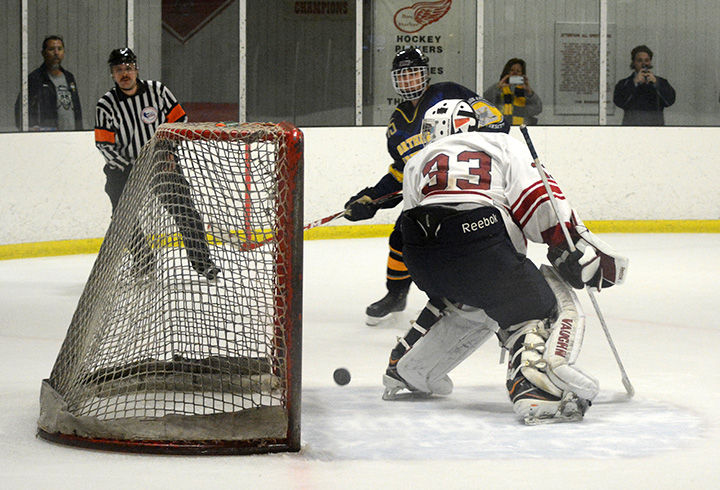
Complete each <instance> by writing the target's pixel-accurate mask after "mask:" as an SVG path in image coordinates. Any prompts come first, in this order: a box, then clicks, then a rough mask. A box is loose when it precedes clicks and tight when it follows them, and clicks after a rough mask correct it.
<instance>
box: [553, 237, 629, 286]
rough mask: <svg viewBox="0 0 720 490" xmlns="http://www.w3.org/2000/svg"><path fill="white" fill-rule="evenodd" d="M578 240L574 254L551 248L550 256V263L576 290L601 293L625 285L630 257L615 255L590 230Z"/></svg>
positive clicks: (566, 250)
mask: <svg viewBox="0 0 720 490" xmlns="http://www.w3.org/2000/svg"><path fill="white" fill-rule="evenodd" d="M576 236H578V238H577V241H576V242H575V247H576V249H575V251H574V252H570V251H569V250H568V249H567V247H566V246H561V247H552V246H551V247H550V248H549V249H548V254H547V257H548V260H550V263H551V264H552V265H553V266H554V267H555V269H557V271H558V272H559V273H560V276H562V278H563V279H565V280H566V281H567V282H568V284H570V285H571V286H572V287H574V288H576V289H582V288H583V287H584V286H585V285H587V286H590V287H593V288H595V289H597V290H598V291H600V290H601V289H602V288H609V287H611V286H613V285H614V284H622V283H623V282H624V281H625V277H626V275H627V267H628V259H627V257H623V256H622V255H619V254H618V253H616V252H615V251H614V250H613V249H612V248H610V246H609V245H608V244H607V243H605V242H603V241H602V240H600V239H598V238H597V237H596V236H595V235H593V234H592V233H591V232H590V231H589V230H587V229H584V230H582V231H579V232H578V234H577V235H576Z"/></svg>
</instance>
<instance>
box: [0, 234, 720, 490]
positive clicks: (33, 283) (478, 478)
mask: <svg viewBox="0 0 720 490" xmlns="http://www.w3.org/2000/svg"><path fill="white" fill-rule="evenodd" d="M601 238H602V239H603V240H605V241H607V242H608V243H610V244H611V245H612V246H613V247H614V248H616V249H617V250H618V251H620V252H622V253H624V254H626V255H628V256H629V257H630V269H629V276H628V281H627V283H626V284H624V285H623V286H621V287H617V288H612V289H608V290H606V291H603V292H602V293H600V294H599V295H597V298H598V302H599V304H600V307H601V308H602V311H603V313H604V315H605V318H606V320H607V323H608V327H609V329H610V332H611V333H612V335H613V340H614V341H615V344H616V346H617V348H618V350H619V353H620V356H621V358H622V360H623V362H624V364H625V368H626V369H627V372H628V375H629V377H630V379H631V381H632V383H633V385H634V386H635V389H636V392H637V394H636V396H635V397H634V398H632V399H627V397H626V396H625V390H624V388H623V386H622V383H621V380H620V373H619V371H618V368H617V366H616V364H615V360H614V358H613V356H612V353H611V351H610V349H609V347H608V345H607V342H606V340H605V337H604V335H603V333H602V330H601V328H600V325H599V323H598V321H597V318H596V316H595V313H594V311H593V308H592V305H591V303H590V301H589V299H588V297H587V295H585V293H583V292H580V293H579V296H580V299H581V301H582V302H583V305H584V307H585V312H586V314H587V323H588V326H587V331H586V335H585V343H584V348H583V351H582V354H581V355H580V359H579V361H578V364H579V365H580V366H581V367H582V368H583V369H584V370H585V371H586V372H588V373H590V374H592V375H593V376H595V377H596V378H598V379H599V380H600V387H601V391H600V395H598V399H597V400H596V403H595V404H594V405H593V406H592V407H591V408H590V409H589V410H588V412H587V414H586V416H585V420H584V421H583V422H581V423H579V424H555V425H545V426H536V427H527V426H525V425H523V424H522V422H520V421H519V420H518V419H517V418H516V416H515V415H514V414H513V412H512V408H511V406H510V403H509V401H508V400H507V396H506V393H505V389H504V385H503V382H504V376H505V367H504V366H503V365H499V364H498V358H499V349H498V346H497V344H496V342H494V341H492V340H491V341H489V342H488V343H487V344H485V345H484V346H482V347H481V348H480V349H479V350H478V351H477V352H476V353H475V354H473V355H472V356H471V357H470V358H469V359H467V360H466V361H465V362H464V363H463V364H461V365H460V366H459V367H458V368H457V369H456V370H455V371H453V372H452V373H451V377H452V378H453V381H454V383H455V387H456V388H455V391H454V393H453V394H452V395H450V396H448V397H444V398H440V397H438V398H430V399H423V400H411V401H392V402H386V401H383V400H381V398H380V397H381V395H382V391H383V390H382V384H381V376H382V373H383V371H384V368H385V366H386V363H387V358H388V355H389V353H390V349H392V347H393V346H394V344H395V341H396V340H395V339H396V337H397V336H400V335H403V334H404V333H405V330H406V329H407V328H408V325H409V324H408V322H409V320H410V319H412V318H413V317H414V316H415V315H416V314H417V312H419V310H420V309H421V308H422V306H423V304H424V299H423V295H422V294H421V293H420V292H419V291H418V290H417V289H415V288H413V289H412V290H411V293H410V296H409V301H408V308H407V310H406V311H405V312H404V313H401V314H398V315H396V316H395V317H393V318H392V319H391V320H389V321H387V322H385V323H383V324H381V325H379V326H377V327H367V326H365V324H364V322H363V320H364V309H365V307H366V306H367V304H369V303H371V302H373V301H375V300H377V299H379V298H380V297H381V296H382V295H383V294H384V271H385V260H386V250H387V242H386V240H385V239H381V238H373V239H358V240H326V241H308V242H305V259H304V267H305V273H304V286H303V287H304V313H303V318H304V322H303V323H304V324H303V328H304V335H303V343H304V348H303V352H304V353H303V385H304V388H303V411H302V419H303V420H302V424H303V428H302V441H303V449H302V451H301V452H300V453H298V454H273V455H255V456H224V457H187V456H178V457H175V456H173V457H170V456H147V455H133V454H115V453H105V452H100V451H88V450H82V449H75V448H69V447H65V446H57V445H53V444H50V443H48V442H46V441H44V440H41V439H37V438H36V437H35V430H36V421H37V416H38V395H39V391H40V382H41V380H42V379H43V378H45V377H47V376H48V375H49V374H50V370H51V368H52V365H53V363H54V361H55V357H56V356H57V353H58V350H59V348H60V344H61V342H62V340H63V338H64V336H65V331H66V329H67V326H68V325H69V323H70V318H71V316H72V314H73V312H74V309H75V306H76V303H77V300H78V298H79V296H80V294H81V292H82V289H83V286H84V284H85V280H86V279H87V276H88V274H89V271H90V268H91V267H92V263H93V260H94V256H92V255H85V256H83V255H81V256H69V257H58V258H40V259H28V260H11V261H2V262H0V312H2V314H1V315H0V369H1V372H2V374H3V376H2V380H1V381H0V383H1V385H0V487H2V488H8V489H11V488H13V489H14V488H72V489H81V488H158V487H160V486H162V487H163V488H172V489H181V488H192V489H198V488H223V487H229V486H232V487H242V488H328V489H329V488H333V489H335V488H379V487H391V488H411V487H412V488H443V489H450V488H464V489H465V488H520V487H528V488H554V489H557V488H633V489H636V488H680V487H684V488H688V489H690V488H693V489H695V488H719V487H720V465H718V464H717V461H718V460H720V422H719V421H718V417H717V416H716V410H717V409H718V406H720V360H719V359H720V357H719V356H718V354H717V349H718V346H720V320H719V319H720V306H718V304H719V303H720V301H719V300H720V297H719V296H720V295H719V294H718V286H720V279H719V277H720V235H717V234H657V235H653V234H647V235H643V234H604V235H602V236H601ZM530 256H531V257H532V258H533V259H534V260H535V261H536V262H540V261H542V260H543V248H542V247H531V249H530ZM337 367H346V368H348V369H349V371H350V373H351V374H352V381H351V382H350V384H349V385H347V386H337V385H335V383H334V382H333V378H332V373H333V371H334V370H335V369H336V368H337Z"/></svg>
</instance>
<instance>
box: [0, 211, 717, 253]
mask: <svg viewBox="0 0 720 490" xmlns="http://www.w3.org/2000/svg"><path fill="white" fill-rule="evenodd" d="M585 224H586V225H587V227H588V228H590V230H592V231H593V232H595V233H720V220H616V221H585ZM392 229H393V225H348V226H323V227H317V228H313V229H310V230H307V231H305V232H304V235H303V237H304V239H305V240H331V239H341V238H343V239H346V238H374V237H384V236H388V235H390V232H391V231H392ZM102 241H103V239H102V238H87V239H79V240H57V241H48V242H33V243H15V244H9V245H0V260H9V259H29V258H34V257H50V256H56V255H77V254H92V253H97V252H98V250H100V245H101V244H102Z"/></svg>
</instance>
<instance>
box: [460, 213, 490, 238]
mask: <svg viewBox="0 0 720 490" xmlns="http://www.w3.org/2000/svg"><path fill="white" fill-rule="evenodd" d="M497 222H498V217H497V215H496V214H491V215H490V216H487V217H485V218H483V219H479V220H477V221H472V222H470V223H462V224H461V225H460V226H461V228H462V232H463V233H472V232H474V231H478V230H482V229H483V228H486V227H488V226H490V225H494V224H495V223H497Z"/></svg>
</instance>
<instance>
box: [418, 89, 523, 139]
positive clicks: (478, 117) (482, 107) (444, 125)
mask: <svg viewBox="0 0 720 490" xmlns="http://www.w3.org/2000/svg"><path fill="white" fill-rule="evenodd" d="M509 129H510V127H509V125H508V124H506V122H505V120H504V118H503V115H502V114H501V113H500V111H499V110H498V109H497V107H495V106H493V105H492V104H490V103H489V102H488V101H487V100H485V99H483V98H481V97H475V98H472V99H468V100H462V99H447V100H442V101H440V102H438V103H437V104H435V105H434V106H432V107H431V108H430V109H428V110H427V112H426V113H425V117H424V118H423V122H422V135H423V139H424V141H425V143H429V142H431V141H434V140H437V139H439V138H444V137H445V136H449V135H451V134H456V133H469V132H472V131H484V132H503V133H507V132H508V131H509Z"/></svg>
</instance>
